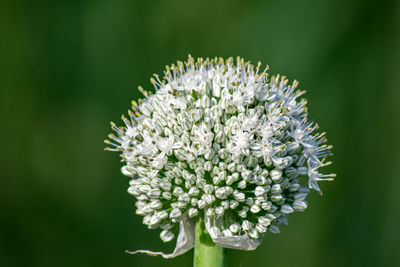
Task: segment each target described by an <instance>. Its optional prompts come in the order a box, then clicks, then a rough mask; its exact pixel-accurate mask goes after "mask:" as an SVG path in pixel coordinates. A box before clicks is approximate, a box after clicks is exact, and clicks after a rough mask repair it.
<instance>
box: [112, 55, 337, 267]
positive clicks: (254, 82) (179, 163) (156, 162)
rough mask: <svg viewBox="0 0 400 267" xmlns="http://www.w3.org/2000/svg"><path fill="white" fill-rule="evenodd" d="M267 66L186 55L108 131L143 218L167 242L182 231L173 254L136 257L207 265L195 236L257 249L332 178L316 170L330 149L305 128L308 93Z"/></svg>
mask: <svg viewBox="0 0 400 267" xmlns="http://www.w3.org/2000/svg"><path fill="white" fill-rule="evenodd" d="M260 67H261V63H258V65H257V66H254V65H252V64H250V63H249V62H244V60H243V59H241V58H237V60H236V61H235V60H233V59H232V58H229V59H226V60H224V59H222V58H214V59H208V58H207V59H205V60H204V59H202V58H199V59H197V60H194V59H193V58H192V57H191V56H189V58H188V59H187V61H185V62H179V61H178V62H177V64H172V65H171V66H167V67H166V70H165V72H164V76H163V77H162V78H160V77H159V76H158V75H154V78H151V82H152V84H153V85H154V90H151V91H150V90H149V91H146V90H144V89H143V88H142V87H139V90H140V91H141V92H142V93H143V95H144V98H143V99H140V100H139V101H138V102H136V101H132V108H131V110H129V111H128V115H129V116H128V118H127V117H125V116H122V120H123V122H124V125H123V126H121V127H118V126H117V125H116V124H114V123H111V127H112V129H113V130H114V131H115V134H110V135H109V139H110V140H106V141H105V142H106V143H107V144H110V145H111V146H110V147H108V148H106V150H109V151H117V152H120V153H121V157H122V161H123V162H124V166H123V167H122V169H121V171H122V173H123V174H124V175H126V176H128V177H130V178H131V180H130V187H129V189H128V192H129V193H130V194H131V195H133V196H134V197H135V198H136V199H137V201H136V204H135V205H136V214H138V215H141V216H143V223H144V224H145V225H147V226H148V228H149V229H161V233H160V238H161V240H162V241H164V242H169V241H171V240H173V239H174V238H175V236H176V235H177V234H178V233H179V234H178V241H177V245H176V248H175V251H174V252H173V253H172V254H164V253H161V252H151V251H142V250H141V251H138V252H146V253H148V254H151V255H162V256H164V257H166V258H169V257H175V256H177V255H180V254H182V253H184V252H186V251H187V250H188V249H191V248H192V247H193V246H194V245H196V249H197V247H198V246H199V249H198V250H199V252H198V253H199V255H197V254H196V252H195V254H196V255H197V256H198V257H199V258H201V255H200V254H201V251H202V249H201V244H197V242H200V241H198V238H197V232H199V233H200V234H207V235H209V237H210V238H211V240H212V243H213V244H214V245H215V247H216V249H220V248H221V247H226V248H234V249H244V250H252V249H255V248H256V247H257V246H258V245H260V243H261V238H262V237H263V236H264V234H265V233H266V232H267V231H269V232H271V233H279V226H280V225H281V224H287V218H288V215H289V214H291V213H293V212H295V211H304V210H305V209H306V208H307V205H308V204H307V201H306V197H307V195H308V194H309V189H314V190H316V191H319V192H321V190H320V188H319V186H318V182H319V181H324V180H328V181H330V180H332V179H333V177H334V175H333V174H321V173H320V172H319V171H318V170H319V168H321V167H323V166H326V165H329V164H330V163H331V162H329V161H326V158H327V157H328V156H329V155H330V149H331V146H328V145H326V144H325V143H326V138H325V133H318V132H316V130H317V129H318V125H317V124H314V123H313V122H309V121H308V116H307V115H308V113H307V108H306V101H305V100H304V99H301V98H300V97H301V96H302V95H303V94H304V93H305V91H300V90H296V87H297V84H298V83H297V81H294V82H293V83H292V84H288V80H287V79H286V77H284V76H280V75H276V76H272V77H268V73H267V71H268V67H266V68H265V69H263V70H262V69H260ZM196 223H197V225H198V226H197V225H196V227H195V226H194V224H196ZM195 228H196V229H195ZM195 233H196V234H195ZM200 243H201V242H200ZM221 250H222V249H221ZM216 253H217V254H218V253H219V252H216ZM196 255H195V256H196ZM209 255H211V254H209ZM204 261H205V260H203V259H200V260H199V261H198V262H197V266H200V265H201V264H200V262H204ZM215 261H216V260H215V259H214V260H213V262H214V264H215ZM195 264H196V261H195ZM209 264H210V263H208V264H206V263H204V264H203V265H204V266H210V265H209ZM203 265H201V266H203ZM212 266H219V265H212Z"/></svg>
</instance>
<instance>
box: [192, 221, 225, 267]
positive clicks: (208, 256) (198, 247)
mask: <svg viewBox="0 0 400 267" xmlns="http://www.w3.org/2000/svg"><path fill="white" fill-rule="evenodd" d="M193 266H194V267H223V266H224V249H223V248H222V247H219V246H217V245H215V244H214V242H213V241H212V239H211V236H210V235H209V234H208V232H207V230H206V228H205V224H204V219H203V218H202V216H199V218H198V220H197V222H196V241H195V246H194V261H193Z"/></svg>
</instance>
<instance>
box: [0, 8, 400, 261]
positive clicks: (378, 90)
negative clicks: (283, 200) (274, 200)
mask: <svg viewBox="0 0 400 267" xmlns="http://www.w3.org/2000/svg"><path fill="white" fill-rule="evenodd" d="M189 53H190V54H192V55H193V56H194V57H198V56H203V57H206V56H212V57H214V56H222V57H229V56H237V55H239V56H242V57H244V58H245V59H247V60H251V61H252V62H254V63H256V62H257V61H258V60H261V61H262V62H263V63H264V64H269V65H270V73H271V74H276V73H281V74H284V75H286V76H287V77H288V78H289V79H290V80H291V81H292V80H294V79H298V80H299V81H300V88H301V89H306V90H307V92H308V93H307V94H306V97H307V99H308V103H309V104H308V106H309V111H310V118H311V119H312V120H315V121H317V122H318V123H319V124H320V126H321V130H323V131H327V136H328V140H329V143H330V144H333V145H334V148H333V153H334V156H333V157H332V158H331V160H332V161H333V162H334V164H333V165H332V166H329V168H325V172H326V173H330V172H335V173H336V174H337V178H336V181H335V182H331V183H322V189H323V191H324V196H323V197H321V196H319V195H318V194H317V193H316V192H313V193H312V194H311V196H310V198H309V203H310V206H309V208H308V209H307V210H306V211H305V212H304V213H296V214H293V215H292V216H291V217H290V218H289V226H282V228H281V234H280V235H272V234H267V235H266V237H265V238H264V240H263V244H262V246H261V247H260V248H258V249H257V250H256V251H252V252H243V251H233V250H229V251H227V256H228V261H229V262H228V266H237V267H239V266H244V267H247V266H276V267H279V266H400V255H399V251H400V241H399V240H400V230H399V225H400V204H399V203H400V194H399V191H398V190H399V188H400V87H399V85H400V5H399V1H393V2H389V1H375V2H371V1H361V0H360V1H351V0H350V1H349V0H328V1H320V0H311V1H300V0H295V1H289V0H283V1H278V0H275V1H238V0H230V1H228V0H226V1H221V0H213V1H209V0H203V1H200V0H196V1H178V0H171V1H166V0H165V1H129V0H114V1H106V0H99V1H94V0H85V1H40V0H39V1H26V2H25V3H22V2H19V1H1V3H0V118H1V126H0V141H1V149H0V151H1V152H0V157H1V158H0V164H1V165H0V167H1V169H0V177H1V185H0V208H1V209H0V212H1V213H0V266H148V267H150V266H174V267H175V266H191V265H192V255H193V252H189V253H187V254H185V255H183V256H180V257H178V258H176V259H172V260H164V259H162V258H158V257H150V256H145V255H128V254H125V253H124V250H125V249H130V250H135V249H154V250H164V251H171V250H172V249H173V244H167V245H165V244H163V243H162V242H161V241H160V239H159V238H158V233H159V231H154V230H147V229H146V227H145V226H144V225H143V224H142V223H141V219H142V217H140V216H137V215H135V212H134V199H133V197H131V196H130V195H128V193H127V192H126V190H127V188H128V179H127V178H126V177H124V176H122V174H121V173H120V167H121V163H120V162H119V156H118V154H117V153H111V152H104V151H103V148H104V147H105V144H103V139H105V138H106V136H107V134H108V133H109V132H111V130H110V127H109V121H111V120H112V121H115V122H117V123H121V120H120V116H121V114H123V113H126V111H127V109H128V108H129V107H130V101H131V100H132V99H135V98H138V97H139V93H138V91H137V86H138V85H142V86H143V87H144V88H149V87H150V86H151V84H150V82H149V77H150V76H151V75H152V74H153V73H161V72H162V71H163V68H164V66H165V65H167V64H170V63H173V62H174V61H176V60H184V59H185V58H186V57H187V54H189Z"/></svg>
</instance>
